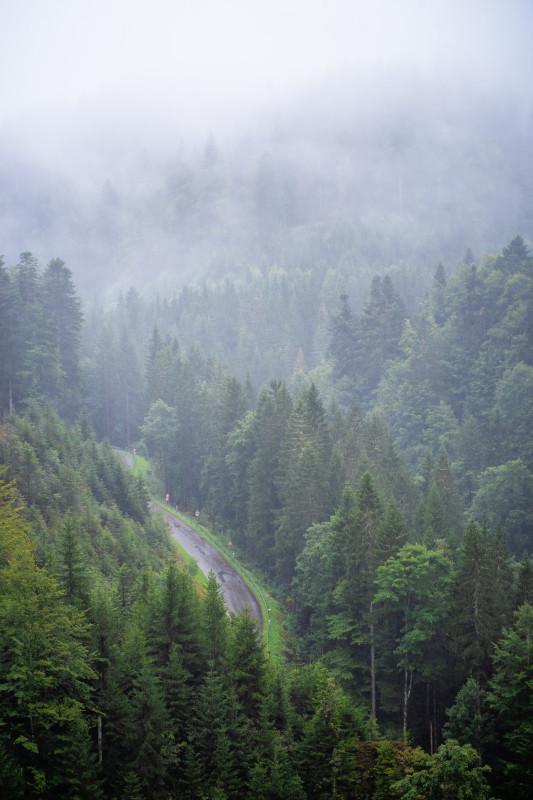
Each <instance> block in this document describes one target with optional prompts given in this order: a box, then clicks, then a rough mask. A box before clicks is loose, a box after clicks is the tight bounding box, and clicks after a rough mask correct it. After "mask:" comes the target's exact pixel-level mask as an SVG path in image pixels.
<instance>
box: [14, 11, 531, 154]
mask: <svg viewBox="0 0 533 800" xmlns="http://www.w3.org/2000/svg"><path fill="white" fill-rule="evenodd" d="M532 22H533V0H364V2H363V1H362V0H261V2H258V0H2V2H1V3H0V31H1V34H2V39H1V44H0V133H1V132H2V131H3V132H4V133H6V132H7V135H11V137H12V138H16V139H17V141H20V142H21V143H22V144H25V145H27V146H28V147H30V148H31V149H32V150H33V151H37V152H38V151H39V148H40V147H42V148H43V150H46V148H47V147H52V146H53V141H56V142H61V140H62V136H67V137H68V135H69V132H70V131H75V132H76V134H75V135H76V136H83V135H87V130H89V129H93V128H95V129H96V130H97V131H98V133H97V134H96V135H97V136H101V135H102V134H103V133H105V130H106V124H107V123H108V122H109V126H110V127H111V126H112V125H114V126H115V127H116V125H117V124H118V125H119V126H120V124H122V125H123V126H125V127H126V129H129V128H131V126H134V127H138V128H141V127H142V126H143V125H144V126H146V125H150V124H151V125H152V126H155V127H156V128H157V126H161V127H162V126H163V124H165V123H167V122H170V124H171V125H176V126H177V127H179V128H180V129H181V131H182V133H183V134H184V135H186V132H187V128H191V130H193V129H194V128H195V127H198V126H199V127H200V128H201V129H202V130H203V132H204V134H205V131H206V130H210V129H212V128H213V127H214V128H216V127H217V122H218V123H220V124H223V123H224V122H227V121H228V120H229V119H231V118H234V117H237V116H238V115H243V119H245V118H246V114H250V115H252V114H254V113H260V110H261V109H262V108H263V107H265V106H268V105H269V104H274V103H275V102H285V103H287V102H290V97H291V93H292V92H294V91H295V90H297V89H298V90H299V89H304V90H305V91H306V92H307V94H308V95H309V93H311V94H312V92H313V91H316V92H320V87H321V86H322V85H323V84H322V81H323V79H324V78H325V77H326V76H330V75H331V74H333V75H335V74H341V73H342V72H344V73H347V72H350V71H351V72H352V73H354V74H359V75H361V74H362V75H368V74H369V73H372V72H373V71H375V70H383V69H386V68H388V67H390V66H394V67H395V68H397V67H402V68H407V67H409V68H416V69H417V70H420V71H421V72H422V73H423V74H426V75H428V76H429V77H430V78H431V76H432V75H433V74H435V75H437V76H439V77H442V76H443V75H446V74H447V73H452V72H453V73H455V74H462V75H464V76H465V79H466V77H467V76H468V80H472V79H475V80H476V81H482V83H483V85H484V87H486V88H488V90H489V91H490V90H491V89H492V87H493V86H495V89H496V88H497V89H499V88H501V85H502V84H503V85H508V84H509V83H510V84H512V85H514V87H515V88H518V89H520V90H522V91H528V89H529V84H530V83H531V77H532V76H533V57H532V50H533V48H532V45H531V33H532V31H533V25H532Z"/></svg>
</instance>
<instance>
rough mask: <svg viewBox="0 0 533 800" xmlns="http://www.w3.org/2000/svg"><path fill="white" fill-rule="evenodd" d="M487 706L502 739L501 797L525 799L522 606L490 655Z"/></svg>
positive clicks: (530, 652) (527, 640)
mask: <svg viewBox="0 0 533 800" xmlns="http://www.w3.org/2000/svg"><path fill="white" fill-rule="evenodd" d="M493 662H494V676H493V678H492V680H491V682H490V692H489V696H488V697H489V702H490V705H491V707H492V709H493V711H494V713H495V715H496V720H495V725H496V731H497V734H498V735H499V736H500V737H502V739H503V748H502V749H501V752H500V753H499V756H500V760H499V762H498V778H499V783H501V784H502V788H501V789H500V791H501V792H502V795H503V796H504V797H516V796H527V792H529V791H530V789H531V784H532V781H533V767H532V764H531V748H532V746H533V607H532V606H531V605H529V603H524V605H522V606H521V607H520V608H519V609H518V610H517V611H516V612H515V621H514V624H513V626H512V627H511V628H508V629H506V630H504V632H503V636H502V638H501V639H500V640H499V642H498V643H497V645H496V648H495V652H494V655H493Z"/></svg>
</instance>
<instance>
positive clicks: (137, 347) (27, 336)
mask: <svg viewBox="0 0 533 800" xmlns="http://www.w3.org/2000/svg"><path fill="white" fill-rule="evenodd" d="M0 283H1V286H0V304H1V308H0V326H1V332H0V364H1V370H0V404H1V427H0V464H2V465H3V466H2V467H1V469H2V472H1V475H0V481H1V483H0V554H1V559H0V577H1V582H0V619H1V624H0V785H1V786H2V798H4V797H5V798H6V800H7V799H8V798H9V799H11V798H13V799H14V798H30V797H35V798H61V797H64V798H69V799H71V798H91V800H92V798H95V799H98V798H124V800H126V799H127V800H134V799H135V798H144V797H146V798H154V799H158V798H178V797H179V798H191V800H192V798H195V799H196V798H198V799H200V798H217V799H218V800H223V798H228V800H229V799H230V798H250V800H252V798H253V799H254V800H261V799H262V798H263V799H264V800H276V799H277V798H284V800H285V799H287V800H289V798H298V799H299V800H305V799H306V798H307V799H308V800H311V799H314V798H316V799H317V800H319V799H320V800H326V799H329V798H346V799H347V798H361V800H363V798H365V799H366V798H372V800H379V799H380V798H395V797H397V798H419V797H428V798H429V797H443V798H444V797H450V798H452V797H453V798H457V797H460V796H464V797H472V798H489V797H495V798H500V800H506V798H519V797H520V798H522V797H523V798H526V797H530V796H531V795H530V792H531V785H532V784H533V772H532V762H531V751H532V747H533V728H532V719H533V694H532V688H531V687H532V681H533V672H532V670H533V652H532V642H533V568H532V564H531V561H530V557H529V552H531V550H532V547H533V504H532V498H533V444H532V442H533V438H532V430H533V257H532V255H531V252H530V250H529V249H528V247H527V245H526V243H525V242H524V240H523V239H522V237H521V236H519V235H517V236H515V237H514V238H513V239H512V240H511V241H509V243H508V244H507V245H506V246H504V247H503V249H502V251H501V252H500V253H499V254H493V255H488V254H487V255H484V256H483V257H482V258H481V259H480V260H479V261H478V262H476V260H475V259H474V257H473V254H472V252H471V251H470V250H467V252H466V253H465V255H464V258H463V259H462V260H461V261H460V263H458V264H457V265H456V266H455V267H454V268H453V269H452V270H450V271H447V270H446V269H445V268H444V266H443V265H442V263H439V262H437V263H436V264H435V266H434V277H433V279H432V283H431V285H430V286H428V290H427V292H426V294H425V296H424V297H423V298H422V300H421V301H420V302H419V303H417V304H416V303H414V301H413V298H412V297H408V298H403V297H402V295H401V293H400V291H399V290H398V289H397V287H396V286H395V285H394V282H393V278H392V277H391V275H390V274H387V273H386V272H385V273H383V274H380V275H376V276H375V277H373V278H371V279H370V281H369V285H368V289H367V292H368V293H367V297H366V299H365V300H364V302H358V303H355V304H354V302H353V300H352V298H350V296H349V294H348V293H347V291H345V285H344V281H343V275H342V273H341V272H339V273H337V274H335V275H333V274H332V272H331V270H329V271H328V270H322V271H320V270H316V271H314V272H309V271H305V270H301V269H298V268H296V269H294V270H288V269H285V268H281V267H273V268H271V269H269V270H263V271H250V273H249V274H248V276H247V277H246V278H241V279H239V280H234V279H232V278H231V277H225V278H223V279H221V280H220V281H209V282H206V283H205V284H203V285H196V286H195V285H188V286H185V287H184V288H183V289H182V290H181V291H179V292H176V293H175V294H172V295H170V296H164V297H162V296H158V297H153V296H147V295H146V296H144V295H140V294H139V293H138V291H136V290H135V289H134V288H131V289H130V290H129V291H127V292H126V293H124V294H121V295H120V297H119V299H118V302H117V303H116V304H115V305H109V306H108V307H106V308H103V307H101V306H94V307H92V306H90V305H89V306H88V307H87V308H82V304H81V301H80V299H79V297H78V294H77V291H76V287H75V285H74V282H73V278H72V273H71V272H70V269H69V268H68V267H67V265H66V264H65V263H64V262H63V261H62V260H60V259H57V258H56V259H53V260H52V261H50V262H49V264H48V265H47V266H46V267H45V268H44V269H43V268H42V267H41V265H40V264H39V261H38V259H37V257H36V256H34V255H33V254H32V253H29V252H24V253H22V254H21V256H20V259H19V262H18V263H17V264H15V265H13V266H10V267H6V266H5V265H3V264H2V266H1V267H0ZM112 446H118V447H122V448H125V449H130V450H131V449H132V448H133V447H135V448H136V450H137V452H139V453H142V454H144V455H145V456H146V457H148V458H149V460H150V463H151V464H152V469H151V471H150V473H149V476H148V482H146V481H145V480H144V479H140V478H137V477H135V476H133V475H132V474H130V473H128V472H127V471H126V470H125V469H124V467H123V466H122V465H121V463H120V462H119V460H118V459H117V457H116V455H115V453H114V452H113V449H112ZM150 491H151V492H153V493H155V494H156V495H160V496H162V495H163V494H166V493H168V494H169V496H170V500H171V503H172V504H173V505H176V506H179V507H181V508H183V509H185V510H189V511H190V510H193V509H194V508H201V510H202V515H203V516H204V518H205V519H206V520H208V521H209V525H210V526H211V527H212V529H213V530H215V531H221V530H223V531H224V532H225V533H227V534H228V536H230V537H231V540H232V542H233V544H234V546H235V548H236V549H238V552H239V554H240V555H241V557H242V558H243V559H244V560H245V561H246V563H248V564H249V565H250V566H251V567H252V568H253V569H254V570H255V571H256V572H257V574H259V575H261V576H262V578H263V579H264V580H265V581H266V582H267V583H268V585H269V586H270V587H271V591H272V592H275V593H276V596H277V597H278V598H279V600H280V602H281V605H282V608H283V613H284V635H283V650H284V654H283V658H282V659H280V660H278V659H274V658H271V657H270V656H268V655H267V653H266V650H265V648H264V644H263V642H262V640H261V635H260V632H259V631H258V630H257V628H256V623H255V620H254V619H253V617H252V616H251V615H250V614H248V613H246V612H242V613H240V614H237V615H228V614H227V613H226V609H225V605H224V600H223V596H222V593H221V589H220V586H219V585H218V583H217V581H216V577H215V575H214V574H210V576H209V579H208V583H207V589H202V588H201V586H200V584H199V583H198V582H197V581H196V580H195V578H194V575H192V574H191V571H190V570H189V571H188V570H187V569H186V567H185V565H184V564H183V563H182V562H181V561H180V557H179V555H178V553H177V552H176V551H175V549H174V547H173V545H172V544H171V542H170V538H169V535H168V532H167V530H166V527H165V523H164V521H163V519H162V517H160V516H158V515H157V514H154V513H152V512H151V511H150V509H149V505H148V503H149V497H150Z"/></svg>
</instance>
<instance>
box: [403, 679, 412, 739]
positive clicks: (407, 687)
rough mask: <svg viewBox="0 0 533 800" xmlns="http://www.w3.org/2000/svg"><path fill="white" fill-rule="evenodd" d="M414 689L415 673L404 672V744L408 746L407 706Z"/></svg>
mask: <svg viewBox="0 0 533 800" xmlns="http://www.w3.org/2000/svg"><path fill="white" fill-rule="evenodd" d="M412 688H413V671H412V670H408V669H404V671H403V743H404V744H407V706H408V703H409V698H410V696H411V689H412Z"/></svg>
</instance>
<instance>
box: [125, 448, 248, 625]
mask: <svg viewBox="0 0 533 800" xmlns="http://www.w3.org/2000/svg"><path fill="white" fill-rule="evenodd" d="M117 452H118V454H119V455H120V457H121V458H122V461H123V462H124V464H126V466H127V467H128V468H129V469H131V468H132V467H133V457H132V456H131V455H130V454H129V453H126V452H124V451H121V450H119V451H117ZM150 505H151V506H152V508H155V509H157V510H158V511H160V512H161V513H162V515H163V517H164V519H165V521H166V523H167V525H168V529H169V531H170V533H171V535H172V537H173V538H174V539H175V540H176V541H177V542H178V544H180V545H181V546H182V547H183V549H184V550H185V551H186V552H187V553H188V554H189V555H190V556H192V557H193V558H194V559H195V560H196V562H197V564H198V567H199V569H200V570H201V571H202V572H203V573H204V575H207V574H208V573H209V570H211V569H212V570H213V572H214V573H215V575H216V576H217V581H218V583H219V584H220V588H221V590H222V593H223V595H224V601H225V603H226V608H227V609H228V612H231V611H234V612H238V611H242V610H243V609H244V608H245V607H246V606H248V607H249V608H250V610H251V612H252V614H253V616H254V617H255V618H256V619H257V620H258V622H259V624H260V625H261V624H262V618H263V617H262V613H261V607H260V605H259V603H258V601H257V598H256V596H255V594H254V592H253V591H252V590H251V589H250V587H249V586H248V584H247V583H246V581H245V580H244V579H243V578H242V577H241V576H240V575H239V573H238V572H237V570H236V569H235V567H233V566H232V565H231V564H230V562H229V561H228V560H227V559H226V558H225V557H224V556H223V555H222V553H221V552H220V551H219V550H217V549H216V547H213V545H212V544H210V543H209V542H208V541H207V540H206V539H204V537H203V536H202V535H201V534H200V533H198V531H196V530H195V529H194V528H191V526H190V525H187V523H186V522H185V521H184V520H183V519H181V517H178V516H177V514H174V513H173V512H172V511H171V510H170V509H168V508H166V507H165V506H164V505H163V504H162V503H159V502H158V501H157V500H152V502H151V503H150Z"/></svg>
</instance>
